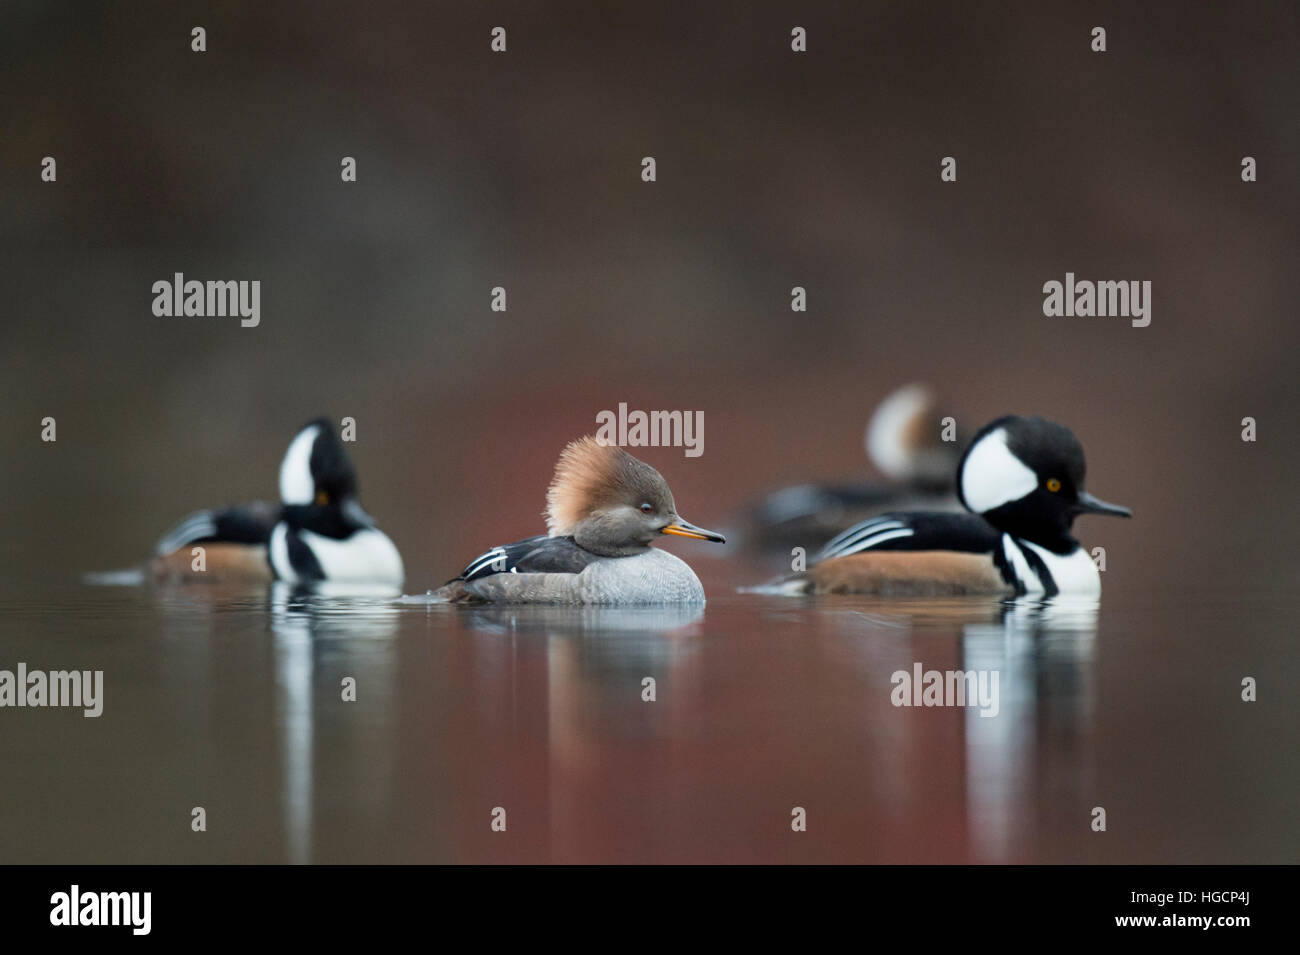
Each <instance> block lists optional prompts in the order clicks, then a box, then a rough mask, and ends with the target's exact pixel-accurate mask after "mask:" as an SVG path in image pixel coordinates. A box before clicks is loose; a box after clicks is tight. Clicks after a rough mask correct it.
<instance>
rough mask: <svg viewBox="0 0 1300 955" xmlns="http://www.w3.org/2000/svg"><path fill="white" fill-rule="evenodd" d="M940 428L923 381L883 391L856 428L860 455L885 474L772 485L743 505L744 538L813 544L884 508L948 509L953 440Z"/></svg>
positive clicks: (767, 544) (771, 545)
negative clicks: (882, 478) (745, 511)
mask: <svg viewBox="0 0 1300 955" xmlns="http://www.w3.org/2000/svg"><path fill="white" fill-rule="evenodd" d="M942 430H943V426H942V424H941V420H940V414H939V403H938V399H937V398H936V397H935V394H934V392H933V391H932V390H931V389H930V388H928V387H927V386H925V385H923V384H919V383H917V384H910V385H904V386H903V387H901V388H898V389H896V390H894V391H892V392H890V393H889V395H887V396H886V397H885V400H884V401H882V402H881V403H880V404H879V405H878V406H877V407H876V410H875V411H874V412H873V413H872V415H871V420H870V421H868V422H867V428H866V432H865V433H864V435H863V439H864V440H863V444H864V446H865V448H866V452H867V457H868V458H869V459H870V460H871V463H872V464H874V465H875V467H876V470H878V471H879V472H880V473H881V474H883V475H884V476H885V479H886V480H885V481H883V482H881V481H875V482H860V483H853V484H799V485H796V486H794V487H787V488H782V489H781V490H779V491H773V492H772V493H770V494H768V495H767V496H766V497H764V498H762V499H761V500H760V501H759V502H758V503H757V504H756V505H754V506H753V507H752V508H751V509H750V513H749V515H748V519H747V521H746V525H747V532H746V534H745V538H746V540H748V541H751V542H753V543H755V544H757V545H759V546H761V547H764V548H767V549H781V550H788V549H789V548H791V547H794V546H799V547H805V548H807V547H817V546H819V545H822V544H824V543H826V541H828V540H830V538H831V537H833V536H834V535H835V533H836V532H837V531H839V530H840V528H842V527H844V526H845V525H846V524H848V523H850V522H853V521H855V520H861V519H862V518H864V517H866V516H867V515H869V514H878V513H880V512H881V511H882V510H884V509H886V508H893V507H948V506H951V507H953V508H956V506H957V502H956V500H955V498H953V495H952V490H953V486H952V480H953V478H952V476H953V470H954V469H955V467H956V465H957V457H958V455H957V447H958V445H956V444H955V443H953V442H945V441H942V440H941V439H940V438H941V434H942Z"/></svg>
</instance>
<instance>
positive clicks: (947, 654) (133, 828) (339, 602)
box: [0, 584, 1300, 862]
mask: <svg viewBox="0 0 1300 955" xmlns="http://www.w3.org/2000/svg"><path fill="white" fill-rule="evenodd" d="M711 592H712V596H711V599H710V601H709V603H708V605H707V607H705V608H695V609H685V610H682V609H661V610H646V609H641V610H617V609H594V608H593V609H582V610H574V609H560V608H485V609H465V608H454V607H447V606H437V605H428V604H426V603H423V602H405V603H403V602H397V601H394V600H391V599H388V598H385V597H378V596H372V597H361V598H356V597H351V598H340V597H327V596H310V595H301V594H297V595H295V594H291V593H289V592H288V591H287V590H283V589H275V590H272V591H267V590H265V589H256V588H255V589H251V590H247V589H246V590H229V589H224V588H219V587H213V586H195V585H190V586H186V587H177V588H172V589H161V590H160V589H153V588H147V587H145V588H138V587H90V586H83V585H80V584H75V585H74V584H67V585H59V586H53V587H43V588H26V589H17V588H10V589H8V590H6V591H5V592H4V594H3V596H2V599H3V603H2V604H0V614H2V619H3V622H4V636H3V644H2V647H3V659H0V668H8V669H13V668H15V666H16V664H17V663H18V662H19V661H23V662H25V663H26V664H27V665H28V667H29V668H43V669H51V670H52V669H65V668H76V669H102V670H103V671H104V685H105V689H104V696H105V701H104V710H103V715H102V716H101V717H99V718H98V719H87V718H85V717H83V716H82V715H81V711H80V710H51V709H45V710H40V709H26V708H24V709H5V710H0V761H2V762H0V765H3V767H4V770H3V773H2V774H0V859H3V860H4V861H6V862H163V861H185V862H381V861H382V862H597V861H602V862H633V861H650V862H703V861H727V862H814V861H833V862H1106V861H1117V862H1263V861H1272V862H1286V861H1295V860H1296V858H1297V848H1298V847H1300V841H1298V839H1297V832H1298V827H1297V825H1296V821H1295V805H1296V798H1295V794H1296V782H1297V777H1298V776H1300V769H1298V768H1297V759H1296V753H1297V746H1296V744H1297V734H1296V716H1297V708H1296V705H1295V703H1294V702H1293V699H1294V698H1293V697H1292V696H1291V695H1290V688H1292V687H1294V685H1295V676H1296V673H1295V668H1294V655H1293V654H1292V653H1291V651H1290V647H1291V644H1292V640H1293V631H1292V626H1291V623H1290V621H1291V620H1292V619H1294V615H1295V610H1296V607H1295V604H1294V601H1291V600H1289V599H1282V598H1277V597H1268V596H1266V595H1264V596H1261V595H1254V596H1238V597H1233V598H1231V599H1228V598H1220V599H1211V598H1209V597H1206V596H1205V595H1203V594H1202V595H1196V594H1190V595H1189V594H1178V595H1175V594H1156V595H1149V594H1148V595H1143V596H1142V597H1141V599H1138V598H1135V597H1134V596H1132V595H1125V594H1123V593H1121V594H1120V595H1119V596H1117V597H1112V596H1111V595H1107V597H1106V598H1105V599H1104V600H1103V601H1102V602H1101V604H1100V605H1097V604H1093V603H1084V604H1078V603H1069V602H1060V601H1057V602H1048V603H1046V604H1043V603H1036V602H1032V601H1019V602H1016V601H1008V602H1004V601H998V600H989V599H960V600H959V599H953V600H899V599H890V600H882V599H868V598H836V599H819V600H813V599H806V598H794V599H792V598H778V597H764V596H756V595H752V594H738V593H734V592H730V590H729V588H722V589H721V590H719V589H718V588H711ZM916 663H920V664H922V665H923V667H924V668H925V669H936V670H959V669H960V670H986V671H990V672H991V671H996V672H997V673H998V680H999V683H998V690H999V698H998V711H997V715H996V716H990V717H985V716H981V715H980V711H979V709H978V708H976V707H965V708H958V707H929V708H927V707H919V708H918V707H896V706H894V705H893V703H892V702H891V691H892V690H893V689H894V686H893V684H892V683H891V675H892V674H894V673H895V672H897V671H900V670H901V671H908V672H910V671H912V669H913V667H914V665H915V664H916ZM1243 676H1255V677H1256V678H1257V679H1258V680H1259V686H1260V690H1259V692H1260V696H1261V700H1260V702H1257V703H1253V704H1252V703H1243V702H1241V700H1240V680H1241V678H1242V677H1243ZM647 677H652V678H653V679H654V681H655V700H654V701H653V702H647V701H645V700H643V698H642V697H643V681H644V680H645V679H646V678H647ZM346 678H352V679H354V680H355V681H356V700H355V702H345V701H344V700H343V699H342V696H343V691H342V687H343V683H344V680H345V679H346ZM196 806H201V807H203V808H204V809H205V810H206V816H207V830H206V832H201V833H196V832H193V831H192V830H191V824H190V823H191V811H192V809H193V807H196ZM496 807H501V808H503V809H504V810H505V817H506V831H505V832H494V831H492V828H491V821H492V814H493V810H494V809H495V808H496ZM795 807H802V808H803V809H804V810H805V812H806V817H807V829H806V831H804V832H794V831H792V829H791V819H792V811H793V810H794V809H795ZM1094 807H1103V808H1104V809H1105V810H1106V814H1107V830H1106V831H1105V832H1104V833H1099V832H1094V831H1093V830H1092V828H1091V825H1090V823H1091V821H1092V818H1093V810H1094Z"/></svg>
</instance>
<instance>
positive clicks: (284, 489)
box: [154, 418, 404, 587]
mask: <svg viewBox="0 0 1300 955" xmlns="http://www.w3.org/2000/svg"><path fill="white" fill-rule="evenodd" d="M196 544H202V545H204V549H205V551H207V552H208V553H207V560H206V563H207V565H208V566H207V567H206V568H205V572H207V573H211V572H212V571H213V570H214V569H216V568H217V567H219V568H220V576H224V577H229V576H239V577H243V578H247V577H255V576H257V574H256V572H255V569H256V568H258V567H259V566H260V568H261V569H262V576H263V577H265V578H269V577H270V576H271V575H272V574H274V576H275V577H278V578H280V579H281V580H285V581H288V582H289V583H295V584H296V583H309V582H315V581H340V582H344V583H349V584H352V583H367V584H370V583H373V584H381V585H390V586H393V587H400V586H401V584H402V579H403V577H404V572H403V568H402V558H401V555H400V554H398V552H397V548H396V547H395V546H394V545H393V542H392V541H391V540H389V539H388V537H387V536H386V535H385V534H384V533H383V532H382V531H380V530H379V529H378V528H376V527H375V522H374V521H373V520H372V519H371V518H370V516H369V515H368V514H367V513H366V512H365V511H364V510H362V509H361V505H360V503H359V502H358V500H357V475H356V471H355V469H354V468H353V466H352V462H351V461H350V460H349V459H348V456H347V452H346V451H344V449H343V443H342V442H341V441H340V440H339V438H338V435H336V434H335V433H334V429H333V428H332V427H331V426H330V423H329V422H328V421H327V420H326V419H324V418H319V419H317V420H315V421H313V422H311V423H310V424H308V425H306V426H305V427H304V428H303V429H302V430H301V431H300V432H298V434H297V436H296V437H295V438H294V439H293V441H292V442H290V444H289V450H288V451H287V452H285V455H284V461H283V462H282V463H281V465H280V506H279V507H278V508H277V507H273V506H272V505H269V504H265V503H262V502H255V503H253V504H248V505H244V506H241V507H232V508H226V509H224V510H218V511H198V512H196V513H194V514H191V515H189V516H188V517H186V518H185V519H184V520H182V521H181V522H180V523H179V524H177V525H176V526H175V527H174V528H173V529H172V530H171V531H169V532H168V533H167V535H166V536H164V537H163V539H162V540H161V541H160V542H159V543H158V546H157V548H156V550H155V553H156V555H157V556H156V557H155V558H154V568H155V573H156V574H158V575H160V576H177V575H178V573H177V568H178V567H180V568H181V569H185V568H184V567H183V565H184V564H186V563H187V562H188V560H189V546H190V545H196ZM177 557H179V558H180V562H179V564H178V562H177V559H176V558H177ZM214 558H215V562H214ZM231 567H235V568H237V572H235V573H232V572H231V571H230V568H231ZM186 576H190V575H189V574H186ZM192 576H201V575H198V574H194V575H192Z"/></svg>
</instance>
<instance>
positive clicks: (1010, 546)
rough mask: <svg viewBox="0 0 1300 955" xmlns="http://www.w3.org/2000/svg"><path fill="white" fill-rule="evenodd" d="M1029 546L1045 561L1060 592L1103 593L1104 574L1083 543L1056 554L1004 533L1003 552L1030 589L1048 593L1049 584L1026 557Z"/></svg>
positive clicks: (1078, 593)
mask: <svg viewBox="0 0 1300 955" xmlns="http://www.w3.org/2000/svg"><path fill="white" fill-rule="evenodd" d="M1026 550H1028V551H1031V552H1032V553H1033V554H1034V555H1035V556H1037V557H1038V559H1039V560H1041V561H1042V562H1043V565H1044V566H1045V567H1046V568H1047V572H1048V573H1049V574H1051V576H1052V580H1053V582H1054V583H1055V584H1056V589H1057V590H1058V591H1059V592H1060V593H1062V594H1072V595H1078V596H1096V595H1097V594H1100V593H1101V574H1099V573H1098V572H1097V565H1096V564H1094V563H1093V562H1092V557H1091V556H1090V555H1089V554H1088V552H1087V551H1085V550H1084V549H1083V548H1082V547H1076V548H1075V549H1074V550H1072V551H1070V553H1068V554H1054V553H1052V552H1051V551H1050V550H1048V549H1047V548H1045V547H1039V546H1038V545H1037V544H1031V543H1030V542H1029V541H1027V540H1019V539H1017V538H1013V537H1012V536H1011V535H1010V534H1003V535H1002V552H1003V554H1004V555H1005V556H1006V558H1007V560H1008V561H1009V562H1010V564H1011V566H1012V568H1013V569H1014V570H1015V573H1016V576H1017V577H1018V578H1020V581H1021V582H1022V583H1023V584H1024V586H1025V590H1026V591H1028V592H1029V593H1031V594H1041V593H1045V592H1046V591H1047V586H1046V583H1045V582H1044V581H1043V580H1041V579H1040V578H1039V576H1038V574H1037V573H1035V572H1034V569H1033V567H1032V566H1031V565H1030V563H1029V561H1028V560H1027V559H1026V557H1025V551H1026Z"/></svg>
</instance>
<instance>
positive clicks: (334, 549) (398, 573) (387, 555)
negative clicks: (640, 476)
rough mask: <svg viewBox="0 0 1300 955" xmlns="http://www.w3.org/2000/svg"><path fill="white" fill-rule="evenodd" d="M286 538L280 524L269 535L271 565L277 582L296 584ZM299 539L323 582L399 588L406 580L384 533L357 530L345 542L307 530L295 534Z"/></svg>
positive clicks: (399, 562) (399, 556) (392, 547)
mask: <svg viewBox="0 0 1300 955" xmlns="http://www.w3.org/2000/svg"><path fill="white" fill-rule="evenodd" d="M287 536H288V528H287V527H286V526H285V525H284V524H283V523H281V524H277V525H276V526H275V529H274V530H273V531H272V532H271V548H270V549H271V566H272V567H274V568H275V572H276V574H277V576H279V577H280V579H282V580H287V581H289V582H290V583H297V582H298V580H299V577H298V575H297V574H296V573H294V569H293V565H292V564H291V563H290V562H289V546H288V540H287ZM298 536H299V537H301V538H302V542H303V543H304V544H306V545H307V546H308V547H309V548H311V552H312V554H313V555H315V557H316V562H317V563H318V564H320V566H321V570H322V571H323V572H324V574H325V579H326V580H332V581H341V582H347V583H376V584H391V585H392V586H395V587H400V586H401V585H402V581H403V580H404V579H405V577H406V572H405V568H404V567H403V566H402V555H401V554H399V553H398V552H397V547H396V546H395V545H394V544H393V542H392V541H391V540H389V539H388V535H387V534H385V533H384V532H383V531H379V530H375V529H373V528H371V529H367V530H360V531H357V532H356V533H354V534H353V535H352V536H351V537H349V538H347V539H346V540H335V539H334V538H333V537H324V536H322V535H320V534H313V533H312V532H311V531H306V530H303V531H298Z"/></svg>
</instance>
